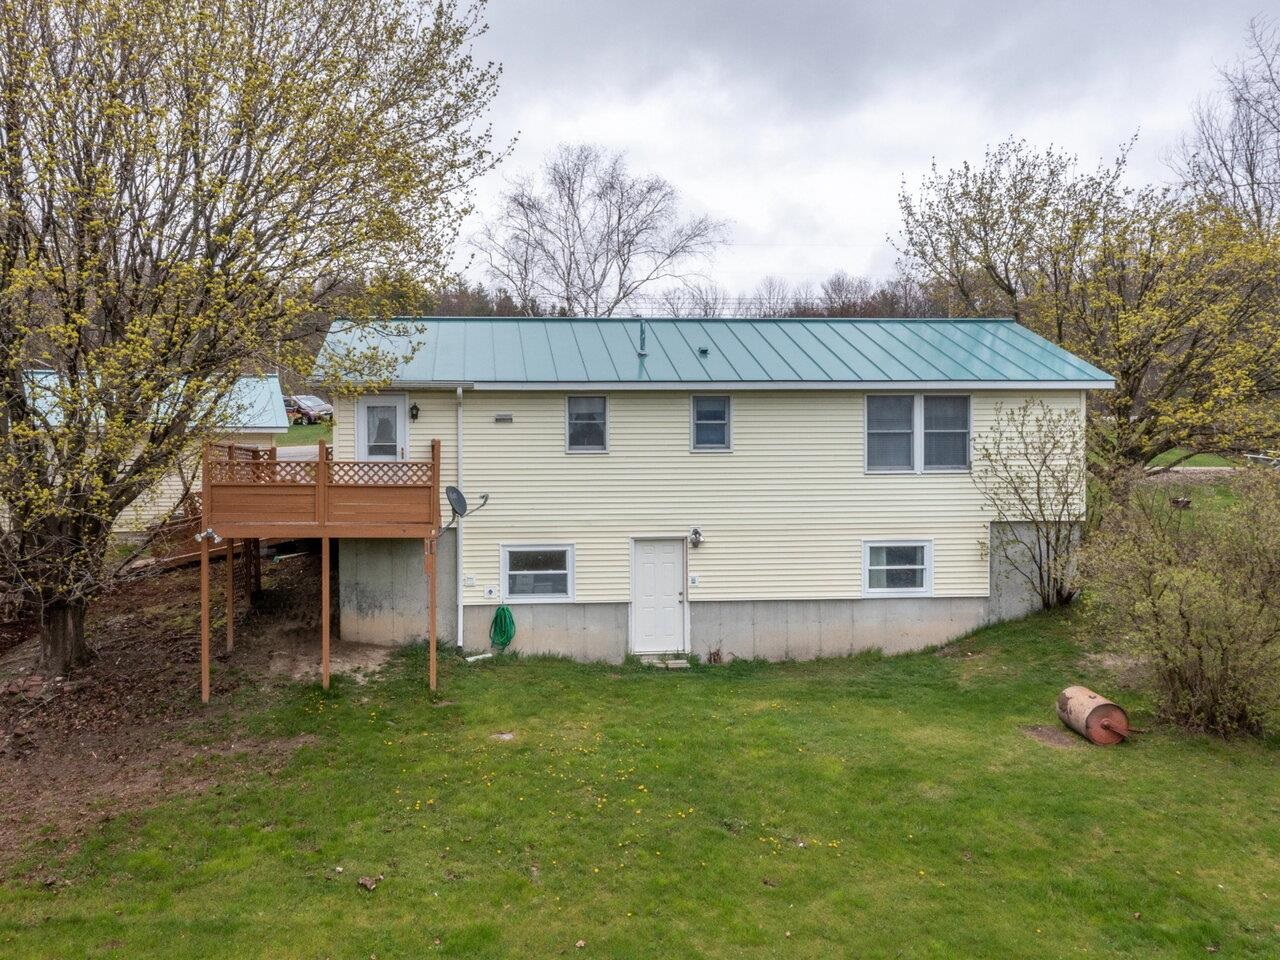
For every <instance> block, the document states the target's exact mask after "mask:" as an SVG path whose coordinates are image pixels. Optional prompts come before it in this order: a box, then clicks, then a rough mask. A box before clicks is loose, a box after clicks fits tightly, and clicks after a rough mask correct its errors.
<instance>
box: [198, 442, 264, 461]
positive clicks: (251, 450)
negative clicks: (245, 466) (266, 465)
mask: <svg viewBox="0 0 1280 960" xmlns="http://www.w3.org/2000/svg"><path fill="white" fill-rule="evenodd" d="M271 454H272V451H271V450H270V449H269V448H266V447H251V446H248V445H246V444H243V443H211V444H209V459H210V460H243V461H252V460H268V459H270V458H271Z"/></svg>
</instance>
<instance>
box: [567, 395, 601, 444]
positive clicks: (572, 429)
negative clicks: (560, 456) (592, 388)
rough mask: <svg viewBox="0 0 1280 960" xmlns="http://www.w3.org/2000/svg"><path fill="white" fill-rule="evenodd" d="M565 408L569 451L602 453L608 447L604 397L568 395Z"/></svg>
mask: <svg viewBox="0 0 1280 960" xmlns="http://www.w3.org/2000/svg"><path fill="white" fill-rule="evenodd" d="M566 410H567V418H568V424H567V431H568V442H567V446H568V450H569V452H570V453H603V452H604V451H605V450H607V449H608V446H607V444H606V437H607V426H608V425H607V422H606V414H605V399H604V397H570V398H569V401H568V407H567V408H566Z"/></svg>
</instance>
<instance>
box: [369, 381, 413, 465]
mask: <svg viewBox="0 0 1280 960" xmlns="http://www.w3.org/2000/svg"><path fill="white" fill-rule="evenodd" d="M407 420H408V417H407V416H406V415H405V398H404V397H403V396H378V397H361V398H360V401H359V402H358V403H357V404H356V457H357V459H360V460H404V459H405V448H406V447H408V445H409V437H408V423H407V422H406V421H407Z"/></svg>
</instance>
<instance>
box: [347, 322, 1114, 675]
mask: <svg viewBox="0 0 1280 960" xmlns="http://www.w3.org/2000/svg"><path fill="white" fill-rule="evenodd" d="M408 322H409V323H411V324H412V325H413V326H412V329H413V330H414V331H415V333H413V334H412V336H413V338H414V339H415V340H416V341H417V343H418V349H417V351H416V352H413V353H412V355H411V356H409V355H410V353H411V351H408V350H404V344H403V343H398V342H397V341H396V340H394V339H390V338H388V339H384V340H383V341H382V344H381V345H382V346H383V348H384V349H387V348H390V349H400V350H402V352H403V353H404V354H405V355H406V356H409V359H407V360H406V362H405V363H404V364H403V365H402V366H401V368H400V370H399V371H398V372H397V374H396V376H395V378H394V380H393V382H392V383H391V384H390V386H389V387H388V388H386V389H384V390H382V391H380V392H378V393H372V394H369V395H365V396H361V397H358V398H357V399H354V400H352V399H344V400H339V401H338V402H336V403H335V425H334V437H333V450H334V457H336V458H337V459H339V460H343V459H360V460H401V459H427V458H429V456H430V454H429V444H430V441H431V439H432V438H439V439H440V440H441V442H442V457H441V460H442V463H441V482H442V483H445V484H455V485H457V486H459V487H461V488H462V489H463V490H464V491H465V492H466V494H467V495H468V496H469V497H470V498H471V500H472V502H473V503H474V502H475V501H476V499H477V497H478V495H480V494H482V493H487V494H489V495H490V498H491V499H490V502H489V504H488V506H486V507H485V508H484V509H483V510H482V511H480V512H478V513H475V514H474V515H472V516H468V517H467V518H466V519H465V520H464V521H462V522H461V523H460V524H458V525H457V527H456V533H455V531H449V532H448V533H447V534H446V535H445V540H444V542H443V543H442V547H441V560H442V567H443V572H442V576H441V581H440V590H441V598H442V599H441V609H440V611H439V614H440V617H441V627H442V633H443V635H444V636H445V637H450V636H452V637H454V638H456V637H457V635H458V629H457V624H458V619H459V618H461V623H462V629H461V637H462V645H463V646H465V647H466V648H467V649H469V650H479V649H484V648H487V647H488V643H489V640H488V634H489V626H490V622H491V620H492V618H493V614H494V611H495V609H496V608H497V606H498V605H499V604H506V605H508V606H510V607H511V609H512V611H513V613H514V618H515V622H516V639H515V641H514V643H513V647H512V648H513V649H515V650H520V651H524V652H546V653H559V654H565V655H569V656H573V657H577V658H582V659H604V660H613V661H616V660H619V659H621V658H622V657H623V656H624V655H625V654H627V653H636V654H665V653H683V652H693V653H696V654H699V655H702V656H706V655H707V654H709V653H711V652H713V651H720V653H721V654H722V655H725V656H744V657H765V658H770V659H777V658H784V657H794V658H807V657H813V656H818V655H823V656H827V655H841V654H847V653H851V652H854V651H857V650H861V649H866V648H871V647H878V648H882V649H884V650H886V651H900V650H908V649H913V648H919V647H922V646H926V645H929V644H934V643H940V642H942V641H945V640H948V639H951V638H954V637H956V636H959V635H961V634H963V633H965V632H967V631H969V630H972V629H973V628H975V627H977V626H979V625H981V624H983V623H987V622H991V621H993V620H998V619H1005V618H1008V617H1010V616H1015V615H1020V614H1022V613H1024V612H1026V611H1028V610H1029V609H1031V608H1032V606H1033V604H1034V598H1033V597H1031V596H1030V595H1029V592H1028V591H1027V590H1026V589H1025V585H1021V584H1020V583H1019V579H1018V578H1017V577H1016V576H1011V575H1010V574H1011V571H1008V570H1004V569H1002V568H1001V566H1000V564H1001V561H1000V560H999V558H998V557H992V556H991V555H990V554H991V552H990V551H988V549H987V546H988V544H989V541H990V536H991V529H990V528H991V515H990V512H989V510H988V509H987V508H986V506H985V502H984V500H983V497H982V496H981V494H980V493H979V491H978V490H977V489H976V486H975V483H974V481H973V479H972V477H971V475H970V461H971V458H972V455H973V449H974V439H975V436H977V435H979V434H980V433H981V432H982V431H983V430H984V429H986V428H987V426H988V425H989V424H990V423H991V422H992V418H993V416H994V415H995V414H996V412H997V408H998V407H999V405H1001V404H1005V405H1018V404H1021V403H1022V402H1023V401H1024V400H1026V399H1027V398H1029V397H1036V398H1039V399H1041V400H1043V401H1045V402H1046V403H1048V404H1051V405H1052V406H1054V407H1055V408H1059V409H1065V410H1071V411H1078V412H1079V415H1080V416H1081V417H1082V418H1083V416H1084V408H1085V392H1086V391H1087V390H1092V389H1106V388H1109V387H1111V386H1112V385H1113V383H1112V380H1111V378H1110V377H1109V376H1108V375H1107V374H1105V373H1103V372H1102V371H1100V370H1098V369H1096V368H1095V367H1092V366H1090V365H1089V364H1087V363H1085V362H1083V361H1082V360H1079V359H1078V358H1076V357H1074V356H1072V355H1071V354H1069V353H1067V352H1066V351H1064V350H1062V349H1060V348H1058V347H1056V346H1054V345H1053V344H1051V343H1049V342H1048V341H1046V340H1044V339H1042V338H1041V337H1039V336H1037V335H1035V334H1034V333H1032V332H1031V331H1029V330H1027V329H1025V328H1023V327H1021V326H1019V325H1017V324H1015V323H1013V322H1012V321H1008V320H645V321H640V320H637V319H471V318H424V319H417V320H412V321H408ZM354 336H355V335H354V334H342V335H337V334H335V335H333V336H331V337H330V340H329V342H328V344H327V348H328V349H330V350H337V351H343V350H348V349H353V348H355V347H356V346H358V345H367V344H368V341H367V340H360V341H359V342H358V343H357V342H356V341H354V340H353V339H349V338H352V337H354ZM460 452H461V453H460ZM444 511H445V513H444V515H445V516H446V517H448V515H449V510H448V507H447V505H446V506H445V508H444ZM459 544H460V551H459ZM422 549H423V546H422V542H421V541H420V540H386V539H369V540H342V541H341V542H340V550H339V567H340V571H339V609H340V617H341V621H340V629H341V634H342V636H343V638H344V639H346V640H360V641H372V642H387V643H396V642H405V641H408V640H411V639H417V638H420V637H421V636H422V635H423V633H424V631H425V617H426V608H425V604H426V595H425V591H424V588H423V577H422ZM450 574H452V575H450ZM458 583H461V589H460V590H459V588H458ZM450 607H452V608H453V610H450V609H449V608H450Z"/></svg>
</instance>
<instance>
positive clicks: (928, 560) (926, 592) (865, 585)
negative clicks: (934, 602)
mask: <svg viewBox="0 0 1280 960" xmlns="http://www.w3.org/2000/svg"><path fill="white" fill-rule="evenodd" d="M872 547H924V586H923V587H912V588H909V589H904V588H901V587H893V588H875V587H872V586H871V548H872ZM862 595H863V597H866V598H868V599H871V598H873V597H932V596H933V541H932V540H919V539H917V540H863V541H862Z"/></svg>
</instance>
